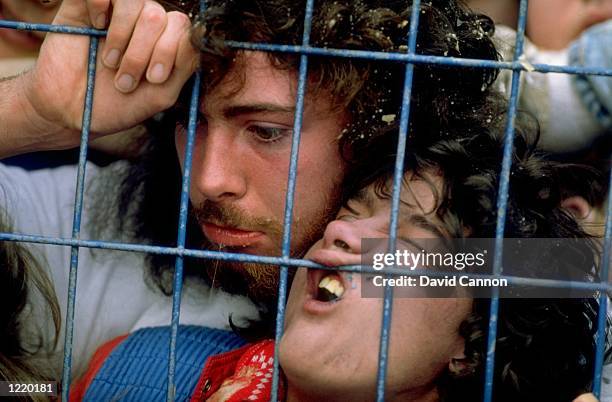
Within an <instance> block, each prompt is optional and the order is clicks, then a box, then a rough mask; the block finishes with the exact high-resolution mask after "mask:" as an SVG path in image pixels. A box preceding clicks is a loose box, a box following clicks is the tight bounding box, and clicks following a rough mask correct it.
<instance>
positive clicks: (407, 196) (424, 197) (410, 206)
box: [351, 172, 443, 214]
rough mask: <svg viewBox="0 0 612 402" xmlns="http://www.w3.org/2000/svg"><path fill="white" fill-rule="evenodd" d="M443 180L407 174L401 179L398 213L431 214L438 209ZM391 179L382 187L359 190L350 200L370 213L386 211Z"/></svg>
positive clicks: (440, 177)
mask: <svg viewBox="0 0 612 402" xmlns="http://www.w3.org/2000/svg"><path fill="white" fill-rule="evenodd" d="M442 185H443V179H442V176H440V175H439V174H435V173H433V172H425V173H422V174H420V175H415V174H414V173H413V172H407V173H405V174H404V177H403V178H402V188H401V194H400V200H401V202H400V204H401V205H400V213H415V212H418V213H426V214H427V213H431V212H433V211H435V210H436V209H437V207H438V203H439V200H438V196H439V194H441V192H442ZM392 191H393V179H388V180H387V181H386V182H385V183H384V184H383V185H382V186H381V185H377V184H372V185H369V186H367V187H366V188H363V189H361V190H360V191H358V192H357V194H356V195H355V196H354V197H353V198H352V199H351V202H355V203H359V204H361V205H363V206H365V207H367V208H369V209H370V210H372V211H377V210H383V209H388V208H390V206H391V195H392Z"/></svg>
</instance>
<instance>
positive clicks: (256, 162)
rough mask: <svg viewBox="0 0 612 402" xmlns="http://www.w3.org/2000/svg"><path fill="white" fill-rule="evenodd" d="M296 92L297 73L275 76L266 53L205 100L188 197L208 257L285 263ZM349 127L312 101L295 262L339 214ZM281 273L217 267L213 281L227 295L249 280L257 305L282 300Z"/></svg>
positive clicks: (248, 60) (252, 56)
mask: <svg viewBox="0 0 612 402" xmlns="http://www.w3.org/2000/svg"><path fill="white" fill-rule="evenodd" d="M296 93H297V80H296V77H295V73H294V72H291V71H285V70H279V69H277V68H274V67H273V66H272V65H271V64H270V62H269V61H268V57H267V56H266V55H265V54H263V53H247V54H243V55H241V56H239V57H238V59H237V60H236V62H235V64H234V67H233V68H232V69H231V70H230V71H229V73H228V74H227V75H226V76H225V77H224V79H223V80H222V81H221V82H220V83H219V84H218V85H217V86H216V87H215V88H213V89H212V90H211V91H210V92H209V93H207V94H205V95H203V99H202V103H201V105H200V113H201V118H200V123H199V126H198V130H197V134H196V141H195V148H194V155H193V162H192V181H191V190H190V198H191V203H192V206H193V210H194V215H195V217H196V219H197V221H198V224H199V226H200V228H201V230H202V232H203V234H204V237H205V238H206V242H207V244H205V245H204V247H205V248H209V249H214V250H224V251H230V252H241V253H248V254H261V255H277V256H278V255H280V254H281V243H282V225H283V217H284V209H285V196H286V191H287V179H288V172H289V159H290V152H291V143H292V134H293V121H294V116H295V113H294V110H295V97H296ZM343 127H344V119H343V117H342V116H341V115H338V114H335V113H332V112H331V105H330V103H329V101H327V100H326V98H325V97H323V96H321V97H317V99H312V98H311V97H310V96H307V97H306V103H305V109H304V114H303V123H302V132H301V144H300V151H299V159H298V164H297V182H296V191H295V204H294V205H295V206H294V212H293V223H292V227H291V251H292V255H301V254H303V253H304V252H305V251H306V249H307V248H308V247H309V246H310V245H311V244H312V243H313V242H314V241H315V240H316V239H317V238H318V237H319V236H320V234H321V232H322V230H323V228H324V226H325V224H326V223H327V221H328V220H329V219H330V218H331V214H333V212H335V211H334V210H335V206H336V205H337V203H338V201H337V200H338V198H339V197H338V195H339V191H340V184H341V181H342V179H343V176H344V170H345V163H344V162H343V160H342V158H341V155H340V152H339V147H338V142H337V139H338V136H339V134H340V133H341V131H342V129H343ZM185 142H186V133H185V130H184V129H182V128H178V129H177V134H176V145H177V151H178V155H179V159H180V160H181V164H182V165H183V158H184V150H185ZM224 268H230V269H229V270H228V269H224ZM277 271H278V268H277V267H276V266H262V265H255V264H240V263H225V264H223V266H220V265H219V264H217V263H215V264H211V266H210V267H209V276H210V277H211V279H212V280H214V281H215V283H217V282H219V283H220V284H221V285H222V286H224V287H225V286H232V285H235V283H233V284H232V282H235V281H237V280H238V281H240V280H246V286H247V287H248V292H249V295H250V296H254V297H255V298H257V297H259V296H264V297H265V296H271V295H272V294H274V293H275V289H276V276H277ZM236 273H238V275H236ZM228 276H229V277H228ZM228 281H229V282H230V283H228Z"/></svg>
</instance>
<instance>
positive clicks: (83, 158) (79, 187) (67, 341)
mask: <svg viewBox="0 0 612 402" xmlns="http://www.w3.org/2000/svg"><path fill="white" fill-rule="evenodd" d="M98 42H99V40H98V38H97V37H93V36H92V37H90V40H89V57H88V64H87V91H86V93H85V106H84V111H83V121H82V125H83V128H82V130H81V147H80V150H79V166H78V171H77V183H76V191H75V196H74V198H75V200H74V216H73V221H72V239H74V240H78V239H79V237H80V234H81V215H82V212H83V194H84V190H85V168H86V163H87V142H88V141H89V131H90V126H91V113H92V105H93V93H94V84H95V81H96V57H97V54H98ZM78 266H79V247H78V246H73V247H71V251H70V275H69V278H68V301H67V306H66V332H65V333H66V335H65V338H64V368H63V372H62V400H63V401H67V400H68V396H69V393H70V371H71V369H72V341H73V333H74V307H75V302H76V290H77V289H76V285H77V269H78Z"/></svg>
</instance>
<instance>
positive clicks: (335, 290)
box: [319, 275, 344, 297]
mask: <svg viewBox="0 0 612 402" xmlns="http://www.w3.org/2000/svg"><path fill="white" fill-rule="evenodd" d="M319 288H320V289H325V290H327V291H328V292H329V293H331V294H333V295H334V296H336V297H342V295H343V294H344V286H342V283H340V281H339V280H338V279H336V278H334V277H332V276H331V275H328V276H326V277H324V278H323V279H321V282H319Z"/></svg>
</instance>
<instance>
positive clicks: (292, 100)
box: [200, 51, 348, 127]
mask: <svg viewBox="0 0 612 402" xmlns="http://www.w3.org/2000/svg"><path fill="white" fill-rule="evenodd" d="M297 83H298V79H297V72H296V71H295V70H293V69H291V68H282V67H278V66H276V65H274V64H273V62H272V61H271V60H270V56H269V55H268V54H266V53H264V52H254V51H241V52H239V53H237V55H236V58H235V59H234V60H233V64H232V67H231V68H230V69H229V71H228V72H227V74H226V75H225V76H224V77H223V79H222V80H221V81H220V83H219V84H217V85H216V86H214V87H213V88H212V89H210V90H209V92H208V93H207V94H206V95H205V96H204V97H203V99H202V103H201V105H200V110H201V112H202V113H204V114H207V115H214V114H215V113H217V114H221V113H224V112H227V109H232V110H238V111H240V110H243V109H245V110H255V111H257V110H260V111H262V112H266V111H279V112H285V113H291V114H292V115H293V113H294V111H295V104H296V97H297V92H298V90H297ZM242 106H247V108H242ZM253 106H255V107H253ZM226 114H227V113H226ZM229 114H232V113H229ZM304 120H305V123H306V122H308V121H312V120H318V121H320V120H330V121H334V122H336V123H337V124H338V125H339V126H342V127H344V126H345V125H346V123H347V122H348V113H347V112H346V111H344V110H338V108H334V107H333V101H332V97H331V95H330V94H329V93H328V92H326V91H325V90H324V89H323V90H321V88H318V87H317V89H316V91H315V90H313V91H311V90H310V89H309V86H308V85H307V88H306V94H305V98H304Z"/></svg>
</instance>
